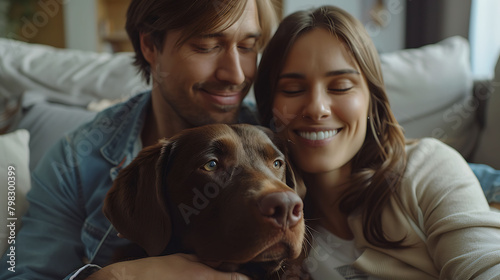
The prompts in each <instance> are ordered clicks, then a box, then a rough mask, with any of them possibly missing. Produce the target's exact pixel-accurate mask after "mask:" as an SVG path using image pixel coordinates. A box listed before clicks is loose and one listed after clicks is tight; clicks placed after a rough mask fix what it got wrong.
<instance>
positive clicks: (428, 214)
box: [349, 138, 500, 280]
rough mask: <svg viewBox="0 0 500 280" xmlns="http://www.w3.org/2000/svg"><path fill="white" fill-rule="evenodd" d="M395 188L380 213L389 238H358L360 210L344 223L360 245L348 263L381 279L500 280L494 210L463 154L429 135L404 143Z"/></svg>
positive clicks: (499, 229) (499, 234)
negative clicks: (389, 242) (376, 242)
mask: <svg viewBox="0 0 500 280" xmlns="http://www.w3.org/2000/svg"><path fill="white" fill-rule="evenodd" d="M407 154H408V166H407V169H406V172H405V174H404V178H403V180H402V184H401V188H400V189H399V190H398V192H397V194H396V195H395V196H394V197H393V198H392V199H391V201H390V204H389V205H388V207H387V209H385V210H384V213H383V224H384V231H385V233H386V234H387V236H388V237H389V238H390V239H393V240H400V239H401V238H405V242H404V243H403V244H404V245H409V246H410V247H409V248H406V249H397V250H395V249H382V248H377V247H375V246H372V245H370V244H369V243H368V242H367V241H366V240H365V239H364V237H363V233H362V223H361V217H360V215H352V216H351V217H350V218H349V225H350V227H351V229H352V231H353V233H354V239H355V242H356V246H357V247H358V248H360V249H362V250H364V251H363V253H362V255H361V256H360V257H359V258H358V259H357V260H356V261H355V262H354V264H353V266H354V267H355V268H358V269H360V270H363V271H365V272H367V273H368V274H370V275H373V276H375V277H378V278H381V279H415V280H422V279H449V280H462V279H500V213H498V212H492V211H490V208H489V207H488V203H487V202H486V199H485V197H484V194H483V191H482V189H481V187H480V185H479V182H478V181H477V179H476V177H475V176H474V174H473V173H472V171H471V170H470V168H469V166H468V165H467V163H466V162H465V160H464V159H463V158H462V157H461V156H460V154H458V153H457V152H456V151H455V150H453V149H452V148H450V147H448V146H446V145H445V144H443V143H442V142H440V141H438V140H435V139H430V138H426V139H421V140H420V141H418V142H417V143H415V144H412V145H409V146H407Z"/></svg>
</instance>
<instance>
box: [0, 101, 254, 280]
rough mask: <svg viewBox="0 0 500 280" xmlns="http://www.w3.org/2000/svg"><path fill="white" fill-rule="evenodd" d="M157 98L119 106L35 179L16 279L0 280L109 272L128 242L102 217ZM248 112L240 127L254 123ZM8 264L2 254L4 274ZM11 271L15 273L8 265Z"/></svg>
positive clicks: (73, 138) (86, 128)
mask: <svg viewBox="0 0 500 280" xmlns="http://www.w3.org/2000/svg"><path fill="white" fill-rule="evenodd" d="M150 103H151V92H145V93H142V94H139V95H136V96H134V97H132V98H131V99H130V100H128V101H127V102H125V103H122V104H118V105H115V106H113V107H111V108H109V109H107V110H105V111H103V112H101V113H99V114H98V115H97V116H96V117H95V119H94V120H92V121H91V122H89V123H87V124H84V125H82V126H81V127H79V128H78V129H76V130H74V131H73V132H71V133H70V134H68V135H66V136H65V137H64V138H63V139H61V140H60V141H59V142H58V143H57V144H56V145H54V146H53V147H52V148H51V150H50V151H49V152H48V153H47V154H46V155H45V156H44V158H43V159H42V161H41V162H40V163H39V164H38V165H37V168H36V169H35V170H34V171H33V173H32V187H31V190H30V192H29V193H28V195H27V199H28V201H29V202H30V207H29V209H28V212H27V214H26V215H25V216H24V217H23V219H22V223H23V226H22V228H21V230H20V231H19V232H18V234H17V236H16V244H15V245H16V251H15V253H16V266H15V272H14V273H13V272H11V271H9V270H7V269H6V268H5V269H2V270H1V271H0V279H37V280H43V279H63V278H64V277H66V278H67V279H69V277H70V276H68V274H70V275H71V272H72V271H76V270H78V269H79V268H81V267H82V266H84V265H85V264H87V263H92V264H97V265H101V266H104V265H106V264H108V263H109V261H110V259H111V257H112V255H113V251H114V249H115V248H117V247H118V246H122V245H127V244H128V243H129V241H127V240H125V239H121V238H118V237H117V232H116V231H115V230H114V228H113V227H112V226H111V224H110V222H109V221H108V220H107V219H106V217H105V216H104V214H103V213H102V207H103V200H104V197H105V196H106V193H107V192H108V190H109V189H110V187H111V186H112V182H113V180H114V179H115V178H116V176H117V174H118V172H119V171H120V170H121V169H122V168H123V167H125V166H127V165H128V164H129V163H130V162H131V161H132V159H133V158H134V157H135V156H136V155H137V152H138V151H137V149H134V146H135V144H136V141H137V139H138V137H139V136H140V133H141V130H142V127H143V123H144V120H145V116H146V112H147V110H148V108H149V105H150ZM248 106H249V104H246V105H244V106H243V107H242V109H241V112H240V116H239V117H240V118H239V121H240V122H246V123H251V124H256V118H255V115H253V114H252V112H253V111H254V110H252V109H250V108H249V107H248ZM8 260H9V257H8V256H7V255H6V254H4V256H3V258H2V260H1V263H2V265H1V267H6V264H7V261H8ZM9 267H10V266H9Z"/></svg>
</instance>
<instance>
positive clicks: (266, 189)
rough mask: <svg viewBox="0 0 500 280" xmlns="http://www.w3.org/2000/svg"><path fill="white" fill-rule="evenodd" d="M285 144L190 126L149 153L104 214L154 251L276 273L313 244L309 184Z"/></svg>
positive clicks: (264, 133) (127, 171) (222, 128)
mask: <svg viewBox="0 0 500 280" xmlns="http://www.w3.org/2000/svg"><path fill="white" fill-rule="evenodd" d="M284 146H285V145H283V144H280V141H278V139H276V138H275V136H274V135H273V134H272V132H271V131H270V130H268V129H265V128H258V127H255V126H251V125H243V124H239V125H224V124H215V125H207V126H203V127H198V128H194V129H189V130H185V131H183V132H181V133H179V134H178V135H176V136H174V137H172V138H170V139H168V140H161V141H160V142H159V143H158V144H157V145H154V146H151V147H147V148H145V149H143V150H142V151H141V152H140V153H139V155H138V156H137V158H136V159H134V160H133V161H132V162H131V163H130V165H129V166H127V167H126V168H124V169H123V170H122V171H121V172H120V173H119V175H118V177H117V178H116V180H115V182H114V184H113V187H112V188H111V189H110V191H109V192H108V195H107V197H106V199H105V202H104V209H103V211H104V213H105V215H106V217H107V218H108V219H109V220H110V221H111V222H112V224H113V225H114V227H115V228H116V230H117V231H118V232H119V233H120V235H121V236H122V237H125V238H127V239H129V240H131V241H133V242H135V243H137V244H139V245H140V246H141V247H142V248H144V250H145V251H146V252H147V254H148V255H149V256H156V255H164V254H171V253H178V252H182V253H192V254H196V255H197V256H198V257H199V258H200V259H201V260H202V261H204V262H205V263H207V264H209V265H211V266H213V267H214V268H217V269H220V270H224V271H238V272H241V273H244V274H247V275H249V276H251V277H254V278H257V279H263V278H268V277H269V276H273V275H276V273H275V272H276V271H278V270H279V268H280V266H281V265H282V263H283V261H284V260H286V259H295V258H297V257H298V256H299V254H300V253H301V249H302V243H303V240H304V231H305V226H304V219H303V212H302V201H301V199H300V197H299V195H298V194H300V195H301V196H303V195H304V194H305V189H304V186H303V183H302V181H301V180H296V179H295V178H294V176H293V173H292V170H291V168H290V166H289V165H287V162H286V159H285V156H284V154H283V152H282V151H281V150H280V148H281V147H284ZM287 178H288V180H287ZM287 183H288V185H287ZM290 186H291V187H290Z"/></svg>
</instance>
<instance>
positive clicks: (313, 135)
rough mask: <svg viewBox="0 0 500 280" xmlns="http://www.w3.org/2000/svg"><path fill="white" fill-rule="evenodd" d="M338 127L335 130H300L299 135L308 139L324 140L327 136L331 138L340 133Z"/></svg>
mask: <svg viewBox="0 0 500 280" xmlns="http://www.w3.org/2000/svg"><path fill="white" fill-rule="evenodd" d="M338 132H339V131H338V129H334V130H325V131H316V132H302V131H299V135H300V137H302V138H305V139H307V140H313V141H314V140H324V139H327V138H331V137H333V136H335V135H336V134H337V133H338Z"/></svg>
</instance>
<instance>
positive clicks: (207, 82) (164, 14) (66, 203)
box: [0, 0, 276, 279]
mask: <svg viewBox="0 0 500 280" xmlns="http://www.w3.org/2000/svg"><path fill="white" fill-rule="evenodd" d="M272 11H274V10H273V7H272V5H271V1H270V0H247V1H242V0H197V1H195V0H184V1H179V0H133V1H132V2H131V4H130V7H129V10H128V13H127V25H126V28H127V32H128V34H129V36H130V38H131V41H132V43H133V46H134V49H135V52H136V60H135V65H137V66H138V67H139V69H140V71H141V72H142V74H143V75H144V77H145V78H146V79H147V80H148V81H150V82H152V85H153V88H152V91H151V92H146V93H142V94H139V95H137V96H134V97H133V98H131V99H130V100H129V101H127V102H125V103H124V104H119V105H117V106H115V107H112V108H110V109H108V110H106V111H104V112H102V113H100V114H99V115H98V116H97V117H96V118H95V119H94V120H93V121H92V122H90V123H88V124H85V125H84V126H82V127H80V128H79V129H78V130H76V131H74V132H72V133H70V134H69V135H68V136H66V137H65V138H64V139H61V140H60V141H59V142H58V143H57V144H56V145H55V146H54V147H53V148H52V149H51V150H50V151H49V152H48V154H47V155H46V156H45V158H44V159H43V160H42V161H41V162H40V163H39V164H38V167H37V169H36V170H35V171H34V172H33V174H32V190H31V192H30V193H29V194H28V200H29V201H30V208H29V210H28V213H27V214H26V216H25V217H24V218H23V228H22V229H21V230H20V232H19V233H18V235H17V236H16V246H17V247H16V251H15V252H16V256H15V259H16V266H15V272H12V271H9V270H7V269H2V271H0V279H62V278H64V277H65V276H67V275H68V274H70V273H71V274H73V273H72V271H76V272H75V273H74V275H72V276H71V274H70V275H68V276H67V279H69V277H70V276H71V277H72V278H71V279H85V278H86V277H87V276H88V275H90V274H92V273H93V272H95V271H96V270H98V268H97V267H96V266H95V265H100V266H104V265H105V264H107V263H108V262H109V261H110V259H111V257H112V254H113V252H114V250H115V249H116V248H117V247H119V246H121V245H126V244H128V243H129V241H127V240H123V239H120V238H118V237H117V236H116V235H117V233H116V231H114V229H113V228H112V226H111V225H110V223H109V221H107V219H106V218H105V217H104V215H103V214H102V211H101V209H102V203H103V200H104V197H105V195H106V193H107V191H108V189H109V188H110V187H111V185H112V181H113V179H114V178H115V177H116V175H117V174H118V172H119V171H120V170H121V169H122V168H123V167H125V166H126V165H127V164H129V163H130V162H131V161H132V159H133V158H134V157H135V156H136V155H137V153H138V152H139V150H141V149H142V147H145V146H148V145H151V144H154V143H155V142H156V141H157V140H158V139H160V138H164V137H167V138H168V137H171V136H172V135H174V134H175V133H177V132H179V131H181V130H183V129H186V128H190V127H195V126H200V125H204V124H208V123H235V122H249V123H255V121H254V118H253V116H252V114H251V110H250V109H249V108H247V107H244V106H243V107H242V106H241V102H242V100H243V98H244V97H245V95H246V94H247V93H248V90H249V88H250V86H251V84H252V82H253V78H254V75H255V72H256V61H257V53H258V51H259V50H260V49H261V48H262V47H263V46H264V45H265V43H266V41H267V39H268V38H269V37H270V35H271V30H272V27H273V25H274V23H275V21H276V20H275V19H276V17H275V15H274V14H273V12H272ZM9 258H10V257H9V256H8V255H4V257H3V259H2V266H5V264H6V263H7V262H8V261H9ZM160 259H161V257H160ZM85 264H95V265H87V266H84V265H85ZM135 264H137V265H135ZM155 264H159V266H158V267H159V268H161V269H162V271H156V270H155V269H153V267H154V265H155ZM120 265H121V264H120V263H119V264H117V265H115V266H108V267H105V268H103V269H102V270H99V271H98V272H97V273H95V274H94V275H93V276H91V277H93V278H94V279H113V277H114V278H115V279H121V278H123V279H161V278H159V276H160V275H161V276H165V277H169V278H168V279H179V277H177V276H176V273H180V272H182V273H183V274H184V273H192V274H193V277H195V276H196V275H198V276H200V277H205V276H204V275H207V273H208V274H209V275H212V274H213V275H212V276H211V277H216V278H217V279H224V277H226V278H227V279H230V277H232V276H236V274H225V273H220V272H217V273H218V274H217V273H216V272H215V271H212V270H210V269H209V268H208V267H205V266H203V265H201V264H199V263H196V260H195V258H194V257H192V256H185V255H174V256H167V257H163V259H161V262H159V261H158V258H147V259H143V260H141V262H139V263H137V262H135V263H134V262H132V263H127V264H126V265H122V266H120ZM186 266H189V267H190V269H188V271H187V272H186V271H185V267H186ZM137 267H139V268H141V269H137V270H135V268H137ZM197 267H198V268H199V269H200V270H197V269H196V268H197ZM79 268H81V269H79ZM207 271H208V272H207ZM135 272H145V273H149V274H148V275H139V274H135ZM212 272H213V273H212ZM151 273H152V274H151ZM210 273H212V274H210ZM184 276H185V275H184ZM185 277H188V278H190V279H193V278H192V277H191V276H185Z"/></svg>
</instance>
